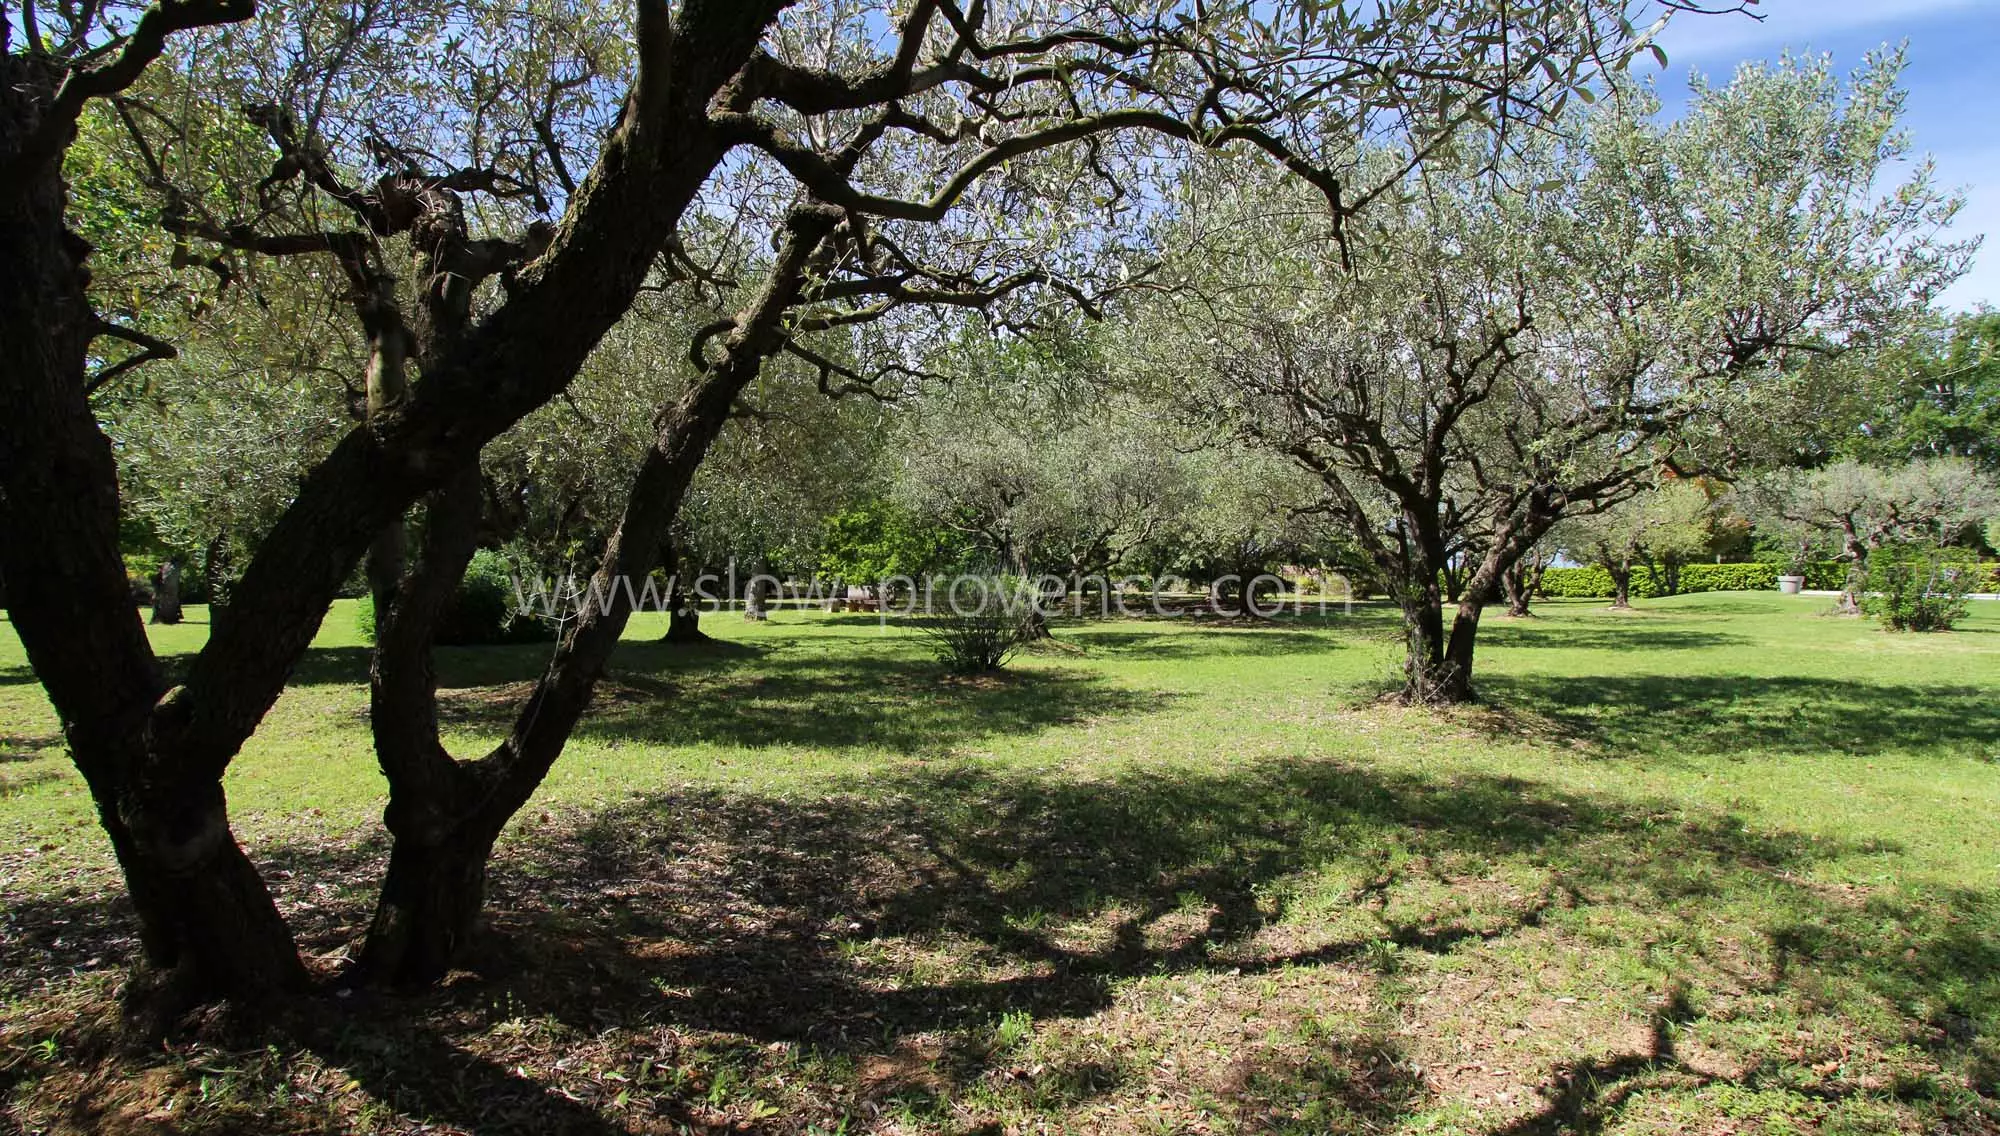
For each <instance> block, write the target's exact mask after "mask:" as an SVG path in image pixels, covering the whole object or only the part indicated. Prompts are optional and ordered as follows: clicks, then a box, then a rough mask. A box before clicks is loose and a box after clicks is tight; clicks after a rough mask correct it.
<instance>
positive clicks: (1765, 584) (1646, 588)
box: [1541, 564, 1778, 600]
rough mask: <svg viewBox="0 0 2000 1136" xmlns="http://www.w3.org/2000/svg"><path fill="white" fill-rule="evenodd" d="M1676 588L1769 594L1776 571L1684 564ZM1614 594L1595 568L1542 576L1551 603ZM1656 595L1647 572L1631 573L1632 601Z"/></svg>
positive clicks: (1601, 570) (1766, 566)
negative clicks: (1762, 592) (1764, 592)
mask: <svg viewBox="0 0 2000 1136" xmlns="http://www.w3.org/2000/svg"><path fill="white" fill-rule="evenodd" d="M1662 575H1663V576H1664V573H1662ZM1680 585H1681V587H1680V590H1681V593H1682V594H1686V593H1689V592H1755V591H1769V590H1771V589H1773V588H1776V587H1777V586H1778V569H1777V567H1776V566H1775V565H1772V564H1684V565H1682V566H1681V573H1680ZM1616 591H1617V589H1616V588H1614V587H1612V585H1611V573H1609V572H1606V571H1605V570H1604V568H1603V567H1602V566H1600V565H1597V564H1591V565H1586V566H1585V567H1582V568H1551V569H1549V570H1548V571H1546V572H1544V573H1542V587H1541V594H1542V595H1544V596H1549V597H1551V598H1554V599H1572V600H1594V599H1609V598H1611V596H1612V595H1613V594H1614V593H1615V592H1616ZM1659 594H1660V593H1659V592H1658V591H1657V590H1656V589H1655V588H1654V578H1653V574H1652V573H1651V572H1648V571H1646V569H1645V568H1644V567H1638V568H1634V569H1633V570H1632V598H1633V599H1635V600H1639V599H1652V598H1653V597H1654V596H1656V595H1659Z"/></svg>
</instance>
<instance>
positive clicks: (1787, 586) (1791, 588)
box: [1778, 576, 1806, 596]
mask: <svg viewBox="0 0 2000 1136" xmlns="http://www.w3.org/2000/svg"><path fill="white" fill-rule="evenodd" d="M1805 586H1806V578H1805V577H1804V576H1780V577H1778V590H1779V591H1780V592H1783V593H1784V594H1786V595H1788V596H1796V595H1798V594H1799V590H1800V589H1801V588H1804V587H1805Z"/></svg>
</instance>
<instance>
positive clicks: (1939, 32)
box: [1659, 0, 2000, 307]
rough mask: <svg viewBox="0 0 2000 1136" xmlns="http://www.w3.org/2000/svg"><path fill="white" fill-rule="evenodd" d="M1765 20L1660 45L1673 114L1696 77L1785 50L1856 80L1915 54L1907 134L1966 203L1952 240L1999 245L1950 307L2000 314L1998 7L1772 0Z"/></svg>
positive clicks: (1688, 30)
mask: <svg viewBox="0 0 2000 1136" xmlns="http://www.w3.org/2000/svg"><path fill="white" fill-rule="evenodd" d="M1755 10H1756V11H1758V12H1760V13H1761V14H1763V16H1764V17H1765V18H1764V19H1763V20H1761V21H1758V20H1752V19H1749V18H1746V17H1743V16H1680V17H1677V18H1676V19H1675V20H1674V21H1673V22H1672V23H1671V24H1670V25H1669V26H1668V28H1667V30H1666V32H1665V34H1663V35H1662V36H1661V37H1660V45H1661V46H1662V47H1663V48H1665V49H1666V52H1667V57H1668V64H1669V65H1668V68H1667V71H1666V73H1665V74H1663V75H1661V76H1660V78H1659V84H1660V94H1661V96H1662V97H1663V98H1664V99H1665V100H1666V101H1667V104H1668V105H1669V106H1670V107H1671V106H1674V105H1676V104H1678V103H1680V102H1681V101H1682V100H1683V99H1684V97H1685V90H1686V86H1687V76H1688V73H1689V71H1690V70H1698V71H1701V72H1703V73H1705V74H1707V75H1709V76H1710V77H1711V78H1714V79H1727V78H1728V76H1729V74H1730V72H1732V71H1733V70H1735V67H1736V65H1737V64H1738V63H1739V62H1741V61H1743V60H1746V59H1776V58H1777V57H1778V56H1779V54H1780V53H1782V52H1783V51H1784V50H1785V49H1787V48H1790V49H1792V50H1793V51H1795V52H1804V51H1812V52H1815V53H1822V52H1823V53H1827V54H1830V55H1832V56H1833V61H1834V65H1835V66H1836V67H1837V68H1839V69H1841V70H1843V71H1846V70H1851V69H1852V68H1853V67H1855V66H1856V65H1858V64H1859V63H1860V62H1861V57H1862V54H1863V53H1864V52H1867V51H1869V50H1871V49H1874V48H1878V47H1881V46H1883V45H1884V44H1897V43H1904V42H1907V43H1908V45H1909V66H1908V69H1907V70H1905V71H1904V72H1903V85H1904V87H1905V88H1907V89H1908V91H1909V102H1908V104H1907V107H1906V110H1905V118H1904V126H1905V128H1906V129H1907V130H1908V131H1909V133H1910V139H1911V143H1912V145H1913V148H1914V149H1915V151H1916V152H1917V153H1919V154H1924V153H1928V154H1929V155H1930V156H1931V157H1933V158H1935V159H1936V160H1937V169H1938V180H1939V181H1940V182H1941V183H1942V184H1944V185H1945V186H1947V187H1952V188H1957V189H1961V190H1963V191H1964V192H1965V195H1966V206H1965V210H1964V211H1963V212H1961V213H1960V214H1959V217H1958V221H1957V223H1956V225H1955V226H1954V228H1953V231H1954V233H1955V234H1958V235H1978V234H1991V236H1989V237H1988V239H1987V243H1986V247H1985V248H1984V249H1983V250H1982V251H1981V252H1980V254H1979V258H1978V259H1977V260H1976V261H1975V262H1974V265H1973V268H1972V271H1971V272H1969V273H1968V274H1967V275H1966V276H1965V278H1964V279H1962V280H1960V281H1959V282H1958V284H1957V285H1956V286H1954V287H1953V288H1952V290H1951V291H1950V292H1948V293H1947V294H1946V295H1945V297H1944V301H1943V302H1944V304H1945V305H1946V306H1947V307H1970V306H1971V305H1973V304H1976V303H1981V302H1984V303H1991V304H1994V305H1995V306H2000V134H1996V131H1995V129H1994V127H1993V125H1992V124H1993V123H1994V121H1995V115H1996V108H2000V66H1996V60H1995V56H1994V49H1995V46H1996V45H2000V0H1763V3H1761V4H1758V5H1757V6H1756V9H1755Z"/></svg>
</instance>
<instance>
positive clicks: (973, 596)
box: [917, 576, 1046, 674]
mask: <svg viewBox="0 0 2000 1136" xmlns="http://www.w3.org/2000/svg"><path fill="white" fill-rule="evenodd" d="M974 584H976V585H977V586H976V587H975V586H973V585H974ZM1041 598H1042V597H1041V595H1040V592H1039V591H1038V590H1037V588H1036V587H1035V585H1034V584H1033V583H1032V582H1030V581H1027V580H1022V579H1020V578H1019V577H1014V576H990V577H984V578H981V577H961V578H960V579H958V580H956V581H954V584H953V588H952V592H951V594H948V595H947V594H938V595H934V596H932V597H931V606H932V612H931V614H929V615H927V616H925V617H924V618H923V619H922V620H920V621H919V622H918V623H917V628H918V630H919V631H921V632H922V633H923V634H924V636H925V638H927V639H929V640H930V641H931V649H932V650H933V651H935V652H936V653H937V657H938V661H939V662H941V663H943V664H944V665H945V668H946V669H947V670H950V671H952V672H954V673H956V674H983V673H985V672H988V671H997V670H999V669H1000V668H1001V667H1002V666H1003V665H1005V664H1006V662H1007V660H1008V659H1010V658H1012V657H1013V655H1014V652H1016V651H1018V650H1020V649H1021V648H1022V647H1023V646H1026V645H1027V644H1028V643H1029V642H1031V641H1032V640H1034V639H1035V638H1036V637H1037V636H1038V635H1040V634H1042V633H1043V629H1044V628H1045V627H1046V624H1045V623H1044V622H1043V616H1042V614H1041V608H1040V602H1041Z"/></svg>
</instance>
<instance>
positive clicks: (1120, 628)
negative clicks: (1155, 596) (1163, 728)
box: [1058, 620, 1348, 660]
mask: <svg viewBox="0 0 2000 1136" xmlns="http://www.w3.org/2000/svg"><path fill="white" fill-rule="evenodd" d="M1164 622H1165V621H1158V620H1147V621H1144V622H1139V621H1132V620H1120V621H1117V622H1108V621H1107V622H1105V623H1082V624H1076V623H1070V624H1065V625H1064V626H1063V627H1062V628H1061V629H1059V632H1058V633H1059V634H1060V633H1062V632H1064V631H1067V632H1068V635H1067V639H1068V641H1069V642H1071V643H1073V644H1075V645H1076V646H1078V647H1081V648H1083V649H1084V650H1085V651H1086V652H1087V653H1089V654H1090V655H1092V656H1108V657H1111V658H1117V659H1174V660H1183V659H1211V658H1271V657H1276V656H1280V655H1321V654H1330V653H1332V652H1334V651H1338V650H1341V649H1343V648H1345V647H1347V646H1348V644H1347V643H1344V642H1342V640H1341V639H1339V638H1337V637H1336V636H1335V635H1334V634H1333V633H1331V632H1327V631H1295V630H1291V629H1289V628H1286V627H1282V626H1277V625H1272V624H1261V625H1260V624H1254V623H1253V624H1245V625H1239V626H1231V627H1227V628H1223V627H1216V626H1197V627H1194V628H1192V629H1187V630H1177V631H1168V630H1166V629H1165V628H1163V627H1162V626H1160V625H1161V623H1164ZM1183 627H1185V625H1183Z"/></svg>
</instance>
